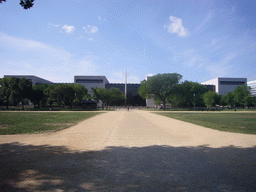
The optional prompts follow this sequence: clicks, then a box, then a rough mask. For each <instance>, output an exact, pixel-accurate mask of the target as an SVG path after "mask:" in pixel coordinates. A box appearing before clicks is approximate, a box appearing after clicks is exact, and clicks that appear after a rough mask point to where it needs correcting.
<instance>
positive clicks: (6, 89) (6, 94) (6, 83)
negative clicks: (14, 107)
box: [0, 78, 12, 109]
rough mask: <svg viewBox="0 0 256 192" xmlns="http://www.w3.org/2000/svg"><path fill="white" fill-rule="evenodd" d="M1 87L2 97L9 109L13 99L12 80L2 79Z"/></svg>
mask: <svg viewBox="0 0 256 192" xmlns="http://www.w3.org/2000/svg"><path fill="white" fill-rule="evenodd" d="M0 85H1V90H0V91H1V96H2V97H3V100H4V103H6V109H9V102H10V97H11V92H12V90H11V85H10V78H2V79H1V81H0Z"/></svg>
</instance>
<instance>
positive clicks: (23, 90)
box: [14, 78, 33, 110]
mask: <svg viewBox="0 0 256 192" xmlns="http://www.w3.org/2000/svg"><path fill="white" fill-rule="evenodd" d="M17 81H18V86H17V87H16V85H14V86H15V87H16V88H15V89H14V90H15V91H14V97H15V98H17V101H18V102H21V106H22V110H24V105H25V103H26V100H28V99H31V96H32V90H33V89H32V82H31V81H29V80H27V79H25V78H22V79H18V78H17Z"/></svg>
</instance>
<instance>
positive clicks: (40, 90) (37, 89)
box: [31, 83, 45, 109]
mask: <svg viewBox="0 0 256 192" xmlns="http://www.w3.org/2000/svg"><path fill="white" fill-rule="evenodd" d="M44 89H45V86H44V85H42V84H38V83H37V84H36V85H35V86H33V93H32V98H31V101H32V103H34V105H35V104H37V107H38V109H40V102H41V101H42V100H43V99H44V98H45V93H44Z"/></svg>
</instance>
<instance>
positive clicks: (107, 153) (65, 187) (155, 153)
mask: <svg viewBox="0 0 256 192" xmlns="http://www.w3.org/2000/svg"><path fill="white" fill-rule="evenodd" d="M255 178H256V147H253V148H236V147H233V146H229V147H223V148H210V147H207V146H199V147H171V146H149V147H133V148H126V147H108V148H106V149H104V150H102V151H87V152H77V151H70V150H68V149H67V148H65V147H59V146H47V145H44V146H33V145H22V144H20V143H11V144H2V145H0V191H255V190H256V184H255Z"/></svg>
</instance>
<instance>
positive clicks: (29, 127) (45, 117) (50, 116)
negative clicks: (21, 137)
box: [0, 112, 102, 135]
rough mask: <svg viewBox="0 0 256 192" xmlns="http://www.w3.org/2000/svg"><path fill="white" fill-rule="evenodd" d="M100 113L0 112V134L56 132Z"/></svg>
mask: <svg viewBox="0 0 256 192" xmlns="http://www.w3.org/2000/svg"><path fill="white" fill-rule="evenodd" d="M98 114H102V112H41V113H40V112H34V113H33V112H0V134H1V135H7V134H23V133H41V132H45V131H49V130H50V131H58V130H61V129H64V128H67V127H70V126H72V125H75V124H77V123H78V122H80V121H82V120H85V119H88V118H90V117H93V116H95V115H98Z"/></svg>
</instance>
